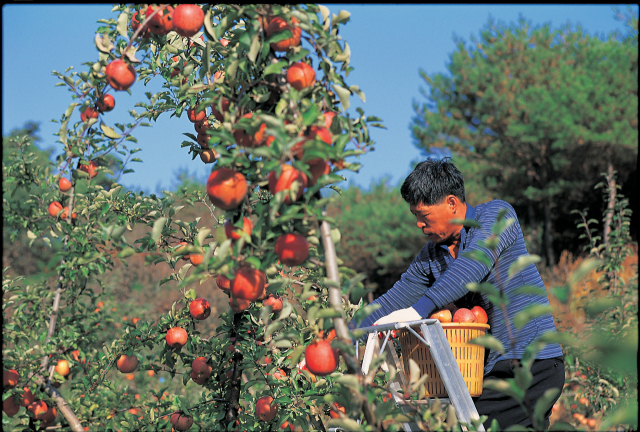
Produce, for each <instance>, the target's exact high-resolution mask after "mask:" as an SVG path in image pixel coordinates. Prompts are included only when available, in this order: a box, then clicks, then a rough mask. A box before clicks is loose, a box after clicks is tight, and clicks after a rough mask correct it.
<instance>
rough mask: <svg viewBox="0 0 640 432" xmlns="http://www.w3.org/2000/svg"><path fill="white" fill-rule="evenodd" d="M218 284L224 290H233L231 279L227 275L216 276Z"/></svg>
mask: <svg viewBox="0 0 640 432" xmlns="http://www.w3.org/2000/svg"><path fill="white" fill-rule="evenodd" d="M216 285H218V288H220V289H221V290H222V291H230V290H231V279H229V278H228V277H226V276H225V275H222V274H219V275H218V277H217V278H216Z"/></svg>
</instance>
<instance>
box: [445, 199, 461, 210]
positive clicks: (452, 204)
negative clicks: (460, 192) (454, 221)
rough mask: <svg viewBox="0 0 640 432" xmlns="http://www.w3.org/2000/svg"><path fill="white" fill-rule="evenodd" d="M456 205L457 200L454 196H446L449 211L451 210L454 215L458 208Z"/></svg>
mask: <svg viewBox="0 0 640 432" xmlns="http://www.w3.org/2000/svg"><path fill="white" fill-rule="evenodd" d="M458 203H459V200H458V198H456V196H455V195H449V196H447V205H448V206H449V209H450V210H452V211H453V212H454V213H455V211H456V209H457V207H458Z"/></svg>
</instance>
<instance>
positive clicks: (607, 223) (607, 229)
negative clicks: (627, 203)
mask: <svg viewBox="0 0 640 432" xmlns="http://www.w3.org/2000/svg"><path fill="white" fill-rule="evenodd" d="M607 179H608V180H609V184H610V189H609V202H608V203H607V215H606V216H605V219H604V232H603V234H602V242H603V243H604V244H607V243H608V242H609V234H611V222H612V221H613V206H614V205H615V201H616V192H617V188H616V179H615V177H614V176H613V162H612V161H611V147H607Z"/></svg>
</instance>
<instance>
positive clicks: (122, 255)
mask: <svg viewBox="0 0 640 432" xmlns="http://www.w3.org/2000/svg"><path fill="white" fill-rule="evenodd" d="M134 253H136V250H135V249H134V248H132V247H130V246H127V247H125V248H124V249H122V250H121V251H120V253H118V258H127V257H129V256H131V255H133V254H134Z"/></svg>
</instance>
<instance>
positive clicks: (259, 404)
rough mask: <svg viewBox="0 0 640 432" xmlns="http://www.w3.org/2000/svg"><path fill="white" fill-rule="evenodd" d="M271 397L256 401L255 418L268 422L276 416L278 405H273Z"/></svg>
mask: <svg viewBox="0 0 640 432" xmlns="http://www.w3.org/2000/svg"><path fill="white" fill-rule="evenodd" d="M272 402H273V398H272V397H271V396H263V397H261V398H260V399H258V400H257V401H256V416H257V417H258V418H259V419H260V420H262V421H264V422H269V421H271V420H273V419H274V418H275V417H276V415H278V404H275V405H273V404H272Z"/></svg>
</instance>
